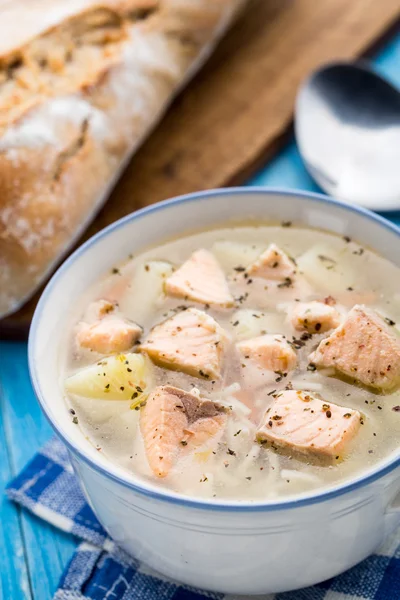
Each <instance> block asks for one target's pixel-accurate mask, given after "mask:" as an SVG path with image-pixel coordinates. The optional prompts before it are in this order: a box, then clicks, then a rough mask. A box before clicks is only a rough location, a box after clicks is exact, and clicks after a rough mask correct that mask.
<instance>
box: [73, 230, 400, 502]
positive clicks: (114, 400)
mask: <svg viewBox="0 0 400 600" xmlns="http://www.w3.org/2000/svg"><path fill="white" fill-rule="evenodd" d="M399 281H400V269H399V268H397V267H395V266H394V265H393V264H391V263H390V262H389V261H387V260H386V259H383V258H382V257H380V256H378V255H376V254H374V253H373V252H371V251H369V250H368V249H367V248H363V247H361V246H359V245H358V244H357V243H355V242H353V241H352V240H350V239H349V238H341V237H338V236H335V235H331V234H328V233H326V232H322V231H317V230H308V229H303V228H297V227H295V226H294V225H292V224H290V223H284V224H282V225H280V226H257V227H256V226H240V227H239V226H235V227H226V228H223V229H215V230H211V231H204V232H200V233H195V234H193V235H187V236H186V237H182V238H180V239H176V240H173V241H169V242H167V243H165V244H163V245H162V246H159V247H156V248H152V249H150V250H147V251H145V252H143V253H141V254H139V255H137V256H129V257H127V260H126V262H125V263H123V264H120V265H115V268H114V269H113V270H112V272H110V273H108V274H106V275H105V277H104V278H103V279H102V280H101V281H99V282H98V283H97V284H96V285H95V286H93V287H92V288H91V289H89V290H88V292H87V294H86V295H85V297H83V298H82V299H81V300H80V302H79V305H78V306H77V307H76V309H75V312H74V319H73V323H72V324H71V329H70V331H69V333H68V336H69V340H68V345H67V346H68V351H67V352H66V354H65V355H64V356H63V357H62V363H63V367H62V377H63V385H64V386H65V399H66V402H67V404H68V407H69V408H70V413H71V419H72V420H73V422H74V423H75V424H76V425H77V427H79V428H80V429H81V431H82V434H83V435H84V436H86V438H87V440H88V441H89V442H90V443H91V444H93V446H94V447H95V448H96V449H97V450H98V451H99V452H102V453H103V454H104V455H105V457H106V458H107V459H108V460H109V461H110V462H112V463H114V464H117V465H119V466H120V467H122V468H123V469H125V470H126V471H128V472H130V473H133V474H135V475H136V476H137V477H139V478H142V479H144V480H147V481H151V482H153V483H157V484H158V485H159V486H163V487H166V488H169V489H173V490H175V491H177V492H179V493H182V494H187V495H191V496H195V497H201V498H217V499H222V498H225V499H231V500H246V501H261V500H264V499H274V498H280V497H287V496H291V495H293V494H299V493H303V492H307V491H310V490H314V489H317V488H322V487H329V486H332V485H334V484H337V483H339V482H341V481H344V480H346V479H349V478H352V477H354V476H357V475H359V474H360V473H362V472H363V471H365V470H366V469H368V468H370V467H371V466H373V465H374V464H375V463H377V462H379V461H381V460H382V459H384V458H385V457H387V456H388V455H390V454H392V453H394V452H395V451H396V450H398V448H399V440H400V391H399V386H400V327H399V323H400V290H399V288H400V286H399Z"/></svg>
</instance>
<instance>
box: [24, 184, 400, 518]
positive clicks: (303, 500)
mask: <svg viewBox="0 0 400 600" xmlns="http://www.w3.org/2000/svg"><path fill="white" fill-rule="evenodd" d="M234 194H263V195H275V196H290V197H296V198H300V199H301V198H304V199H307V200H312V201H315V202H319V203H323V204H330V205H335V206H339V207H342V208H345V209H346V210H348V211H352V212H355V213H358V214H361V215H362V216H364V217H366V218H368V219H370V220H372V221H375V222H377V223H379V224H380V225H381V226H382V227H384V228H386V229H388V230H390V231H391V232H392V233H395V234H396V235H397V236H398V237H399V240H400V228H399V227H397V225H395V224H393V223H390V222H389V221H387V220H386V219H385V218H383V217H381V216H380V215H377V214H375V213H373V212H371V211H369V210H368V209H366V208H363V207H361V206H352V205H349V204H347V203H345V202H341V201H339V200H334V199H333V198H330V197H328V196H324V195H322V194H316V193H313V192H301V191H293V190H284V189H282V188H265V187H236V188H226V189H219V190H207V191H205V192H198V193H193V194H187V195H184V196H178V197H177V198H173V199H171V200H165V201H164V202H160V203H159V204H155V205H152V206H149V207H146V208H143V209H141V210H138V211H137V212H134V213H132V214H130V215H127V216H126V217H123V218H122V219H119V220H118V221H116V222H115V223H112V224H111V225H109V226H108V227H106V228H105V229H102V230H101V231H99V232H98V233H97V234H96V235H94V236H93V237H92V238H90V239H89V240H88V241H86V242H85V243H84V244H82V246H80V247H79V248H78V249H77V250H75V252H74V253H73V254H71V256H70V257H69V258H67V260H66V261H65V262H64V263H63V264H62V265H61V267H60V268H59V269H58V270H57V271H56V273H55V274H54V275H53V277H52V278H51V280H50V281H49V283H48V284H47V286H46V288H45V290H44V292H43V294H42V296H41V298H40V300H39V302H38V305H37V307H36V310H35V314H34V316H33V319H32V324H31V328H30V332H29V342H28V361H29V371H30V376H31V380H32V383H33V387H34V391H35V394H36V397H37V399H38V401H39V404H40V406H41V409H42V410H43V412H44V414H45V416H46V418H47V419H48V421H49V422H50V425H51V426H52V427H53V429H54V430H55V432H56V433H57V435H58V436H59V437H60V438H61V439H62V441H63V442H64V443H65V445H66V446H67V448H68V449H69V450H70V451H71V452H72V453H75V454H77V455H79V457H80V459H81V460H83V461H84V462H85V463H86V464H88V465H89V466H90V467H91V468H92V469H94V470H95V471H97V472H100V473H102V474H103V475H106V476H107V477H108V478H110V479H112V480H114V481H116V482H118V483H120V484H121V485H123V486H125V487H127V488H130V489H132V490H133V491H135V492H137V493H139V494H141V495H144V496H147V497H150V498H154V499H158V500H162V501H166V502H171V503H173V504H180V505H183V506H187V507H190V508H198V509H209V510H222V511H234V512H248V511H249V512H255V511H260V512H263V511H274V510H282V509H291V508H298V507H301V506H309V505H311V504H316V503H319V502H324V501H327V500H330V499H332V498H335V497H337V496H341V495H343V494H345V493H348V492H351V491H353V490H356V489H358V488H360V487H363V486H365V485H367V484H369V483H372V482H374V481H376V480H378V479H380V478H382V477H383V476H384V475H386V474H387V473H390V472H391V471H394V470H395V469H396V468H398V467H400V456H398V457H394V458H393V459H392V460H390V461H389V463H388V464H386V465H385V466H381V467H380V466H379V465H378V466H377V467H376V468H375V469H373V470H372V472H370V473H368V474H366V475H361V476H359V477H357V478H356V479H355V480H353V481H350V482H348V483H346V482H344V483H342V484H339V485H337V486H334V487H332V488H329V489H328V490H325V491H321V492H316V493H313V494H309V495H305V496H302V497H300V498H297V499H296V498H295V499H287V500H280V501H279V502H271V501H269V502H257V503H256V502H254V503H252V502H227V501H217V500H213V501H209V500H196V499H193V498H190V497H186V496H181V495H178V494H174V493H173V492H171V493H170V492H168V491H167V490H162V489H160V490H155V489H153V488H150V487H147V486H146V484H145V483H144V482H143V483H142V482H140V481H139V480H138V482H137V483H136V482H135V483H134V482H132V481H128V480H127V479H126V478H124V477H122V476H119V475H117V474H116V473H113V471H112V465H111V464H110V468H107V467H105V466H103V465H100V464H97V463H96V462H95V461H94V460H93V459H92V458H91V457H90V456H88V455H86V453H85V451H84V449H83V448H80V447H79V445H78V444H75V443H74V442H72V441H71V440H69V439H67V437H66V436H65V435H64V434H63V433H62V431H61V430H60V428H59V427H58V426H57V424H56V423H55V422H54V421H53V420H52V418H51V416H50V414H49V413H48V411H47V410H46V403H45V401H44V398H43V394H42V391H41V388H40V384H39V380H38V376H37V372H36V365H35V360H34V347H35V337H36V331H37V326H38V323H39V321H40V319H41V315H42V312H43V309H44V306H45V304H46V300H47V297H48V296H49V294H50V292H51V291H52V289H53V287H54V286H55V285H57V282H58V280H59V279H60V278H61V277H62V275H63V274H64V272H66V271H67V269H69V268H70V266H71V265H72V264H73V263H74V262H75V261H76V260H77V259H79V257H80V256H81V255H82V254H84V253H85V251H86V250H87V249H88V248H89V247H91V246H92V245H93V244H95V243H97V242H98V241H99V240H101V239H102V238H104V237H106V236H107V235H109V234H110V233H111V232H113V231H115V230H117V229H119V228H121V227H123V226H124V225H125V224H126V223H129V222H131V221H133V220H136V219H140V218H141V217H142V216H144V215H148V214H150V213H155V212H158V211H163V210H165V209H167V208H168V207H169V206H171V205H176V204H183V203H188V202H195V201H197V200H207V199H211V198H215V196H224V195H234Z"/></svg>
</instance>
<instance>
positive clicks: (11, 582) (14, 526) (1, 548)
mask: <svg viewBox="0 0 400 600" xmlns="http://www.w3.org/2000/svg"><path fill="white" fill-rule="evenodd" d="M4 405H5V399H4V396H3V394H2V386H1V379H0V494H1V498H0V565H1V569H0V598H4V599H6V598H14V597H18V598H26V599H27V600H31V598H32V595H31V591H30V582H29V577H28V570H27V565H26V556H25V547H24V538H23V534H22V526H21V515H20V509H19V508H17V507H16V506H14V505H12V504H11V503H10V502H7V500H6V498H5V497H4V495H3V490H4V487H5V485H6V484H7V483H8V481H9V480H10V478H11V477H12V476H13V471H12V468H11V462H10V456H9V445H8V440H7V439H6V432H5V429H4V427H3V423H4V418H3V408H4ZM16 590H18V592H16ZM16 593H18V596H16Z"/></svg>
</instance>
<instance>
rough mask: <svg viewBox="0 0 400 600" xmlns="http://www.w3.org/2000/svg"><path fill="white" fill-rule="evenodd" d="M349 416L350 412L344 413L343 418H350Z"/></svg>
mask: <svg viewBox="0 0 400 600" xmlns="http://www.w3.org/2000/svg"><path fill="white" fill-rule="evenodd" d="M350 417H351V413H345V414H344V415H343V418H344V419H350Z"/></svg>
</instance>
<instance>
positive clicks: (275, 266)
mask: <svg viewBox="0 0 400 600" xmlns="http://www.w3.org/2000/svg"><path fill="white" fill-rule="evenodd" d="M246 273H247V274H248V275H251V276H253V277H261V278H262V279H269V280H272V281H274V280H277V281H285V280H286V279H288V278H290V277H293V275H294V274H295V273H296V268H295V265H294V263H293V261H291V260H290V258H289V257H288V255H287V254H285V253H284V252H283V251H282V250H281V249H280V248H278V246H277V245H276V244H270V246H268V248H267V249H266V250H265V252H263V253H262V254H261V256H259V258H258V259H257V260H256V261H255V262H254V263H252V264H251V265H249V266H248V267H247V269H246Z"/></svg>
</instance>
